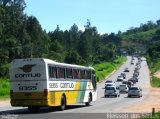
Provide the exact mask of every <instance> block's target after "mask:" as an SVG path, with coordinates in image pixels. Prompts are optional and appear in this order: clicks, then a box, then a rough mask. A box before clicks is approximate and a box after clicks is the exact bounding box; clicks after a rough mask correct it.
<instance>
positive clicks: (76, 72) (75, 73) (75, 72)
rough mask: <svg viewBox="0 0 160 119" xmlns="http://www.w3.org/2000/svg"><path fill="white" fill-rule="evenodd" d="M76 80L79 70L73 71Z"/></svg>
mask: <svg viewBox="0 0 160 119" xmlns="http://www.w3.org/2000/svg"><path fill="white" fill-rule="evenodd" d="M73 74H74V79H78V70H77V69H73Z"/></svg>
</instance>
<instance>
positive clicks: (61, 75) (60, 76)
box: [59, 67, 65, 78]
mask: <svg viewBox="0 0 160 119" xmlns="http://www.w3.org/2000/svg"><path fill="white" fill-rule="evenodd" d="M59 78H65V68H62V67H60V68H59Z"/></svg>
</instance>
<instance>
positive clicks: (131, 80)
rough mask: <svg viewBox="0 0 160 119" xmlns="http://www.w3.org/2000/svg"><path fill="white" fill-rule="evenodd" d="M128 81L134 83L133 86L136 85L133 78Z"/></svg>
mask: <svg viewBox="0 0 160 119" xmlns="http://www.w3.org/2000/svg"><path fill="white" fill-rule="evenodd" d="M128 81H130V82H132V85H134V84H135V83H136V80H135V79H134V78H133V77H132V78H130V79H129V80H128Z"/></svg>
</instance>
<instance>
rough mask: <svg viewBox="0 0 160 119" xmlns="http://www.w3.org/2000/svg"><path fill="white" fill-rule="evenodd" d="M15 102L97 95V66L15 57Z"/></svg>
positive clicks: (62, 102) (64, 101)
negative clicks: (95, 68) (95, 67)
mask: <svg viewBox="0 0 160 119" xmlns="http://www.w3.org/2000/svg"><path fill="white" fill-rule="evenodd" d="M10 97H11V105H12V106H23V107H28V110H30V111H35V110H38V109H39V108H40V107H44V106H48V107H54V106H59V107H60V109H61V110H64V109H65V108H66V106H67V105H71V104H77V103H85V104H86V105H90V103H91V101H95V100H96V97H97V89H96V76H95V70H94V68H92V67H86V66H79V65H71V64H66V63H59V62H56V61H53V60H50V59H44V58H30V59H15V60H13V61H12V62H11V69H10Z"/></svg>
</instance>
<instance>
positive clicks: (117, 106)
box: [0, 57, 150, 119]
mask: <svg viewBox="0 0 160 119" xmlns="http://www.w3.org/2000/svg"><path fill="white" fill-rule="evenodd" d="M130 61H131V57H127V61H126V62H125V63H124V64H123V65H122V66H121V67H120V68H119V69H117V70H116V71H115V72H114V73H113V74H112V75H111V76H110V77H108V79H111V80H116V78H117V76H118V75H119V74H120V73H121V72H123V70H124V69H125V67H128V68H129V70H130V72H128V73H126V77H127V79H129V78H131V77H132V75H133V71H134V69H135V65H130ZM136 62H138V60H137V58H135V60H134V63H136ZM149 80H150V77H149V70H148V66H147V63H146V60H145V58H143V61H142V63H141V69H140V74H139V82H138V83H136V85H137V86H140V87H141V88H142V95H143V96H142V97H141V98H128V97H127V94H121V95H120V97H118V98H114V97H110V98H104V89H103V88H104V82H105V81H103V82H102V83H99V84H98V86H97V87H98V95H97V101H95V102H92V105H91V106H89V107H86V106H85V105H84V104H77V105H71V106H68V108H67V109H66V110H65V111H57V110H51V109H48V108H47V109H46V108H44V109H41V111H40V112H39V113H35V114H33V113H30V112H29V111H28V110H27V108H22V107H11V106H3V107H0V115H1V116H0V117H2V118H5V116H7V115H9V116H11V117H12V116H13V117H18V118H25V119H27V118H34V119H36V118H37V119H40V118H44V119H45V118H56V119H72V118H73V119H75V118H77V119H98V118H99V119H101V118H102V119H106V114H107V113H121V112H123V111H122V110H123V109H124V108H125V109H126V108H128V110H129V109H130V107H131V106H133V105H134V104H136V103H137V102H139V101H142V100H145V97H146V96H147V95H148V94H149V88H148V87H149V85H150V84H149ZM116 85H119V83H116Z"/></svg>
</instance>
